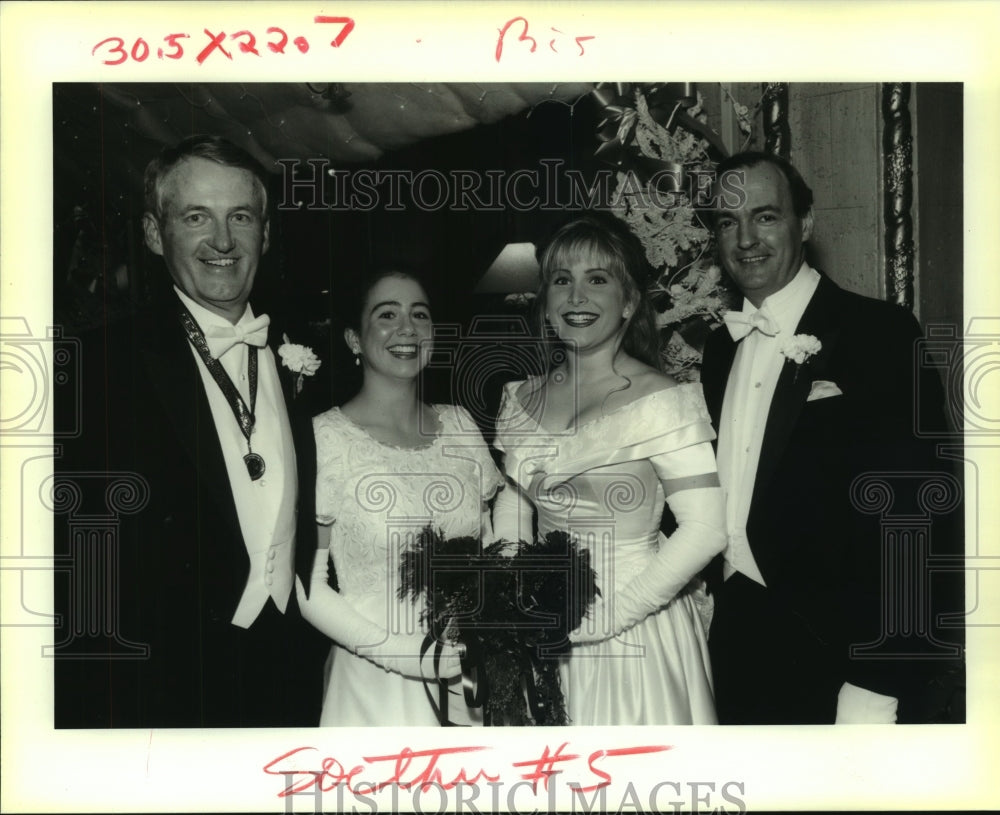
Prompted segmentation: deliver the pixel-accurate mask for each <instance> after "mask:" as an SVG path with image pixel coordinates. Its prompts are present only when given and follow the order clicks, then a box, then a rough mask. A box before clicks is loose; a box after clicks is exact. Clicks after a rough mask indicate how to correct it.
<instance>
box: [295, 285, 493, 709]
mask: <svg viewBox="0 0 1000 815" xmlns="http://www.w3.org/2000/svg"><path fill="white" fill-rule="evenodd" d="M431 333H432V321H431V311H430V305H429V304H428V298H427V294H426V290H425V288H424V287H423V286H422V285H421V284H420V282H419V281H418V280H417V279H416V278H414V277H413V276H412V275H411V274H409V273H405V272H399V271H395V270H391V271H388V272H383V273H381V274H379V275H376V276H375V277H374V278H372V279H371V280H370V281H369V282H368V284H367V285H366V287H365V289H364V292H363V294H362V298H361V306H360V307H359V308H358V309H357V310H356V314H355V319H354V320H353V324H352V325H350V326H349V327H348V328H347V329H346V330H345V331H344V339H345V341H346V343H347V346H348V348H349V349H350V350H351V352H352V353H353V354H354V358H355V362H356V364H357V365H358V366H359V367H360V368H361V370H362V373H363V381H362V385H361V390H360V392H359V393H358V394H357V395H356V396H354V397H353V398H352V399H350V400H349V401H348V402H346V403H345V404H344V405H343V406H342V407H334V408H332V409H330V410H328V411H326V412H325V413H323V414H321V415H319V416H317V417H316V418H315V419H314V420H313V424H314V429H315V433H316V450H317V459H318V467H317V476H316V520H317V523H318V529H319V548H318V550H317V553H316V562H315V564H314V568H313V575H312V580H311V583H310V589H309V592H308V597H307V596H306V591H305V587H304V586H302V585H301V584H299V585H298V586H297V589H298V592H299V604H300V606H301V608H302V616H303V617H305V618H306V619H307V620H308V621H309V622H311V623H312V624H313V625H315V626H316V627H317V628H318V629H319V630H320V631H322V632H323V633H325V634H326V635H327V636H328V637H330V638H331V639H332V640H333V641H334V646H333V648H332V649H331V654H330V660H329V661H328V663H327V667H328V671H329V677H328V680H327V685H326V688H327V690H326V693H325V696H324V700H323V712H322V715H321V719H320V724H321V725H340V726H350V725H385V726H401V725H436V724H438V720H437V717H436V714H435V712H434V710H433V709H432V707H431V705H430V703H429V702H428V698H427V694H426V693H425V689H424V682H423V680H424V679H425V678H426V679H432V678H433V677H434V676H435V670H434V667H433V665H432V664H431V663H432V661H433V654H434V648H430V649H428V650H427V651H426V654H425V656H423V657H422V656H421V653H422V650H423V645H424V636H425V628H424V626H423V625H422V624H421V622H420V620H419V609H420V604H419V603H418V604H414V603H411V602H409V601H404V600H400V599H399V597H398V594H399V585H400V571H399V564H400V560H401V555H402V553H403V552H404V551H405V550H406V549H408V548H409V547H410V546H411V544H412V543H413V541H414V540H415V539H416V537H417V536H419V534H420V532H421V530H422V529H423V528H424V527H425V526H427V525H431V526H432V527H433V528H434V529H435V530H436V531H438V530H440V531H441V532H443V533H444V535H445V536H447V537H463V536H477V537H478V536H479V535H480V534H483V535H485V536H486V537H490V535H491V531H490V529H489V523H490V519H489V513H488V510H487V504H486V502H487V501H488V500H489V499H490V498H492V497H493V494H494V493H495V492H496V490H497V489H498V488H499V486H500V485H501V484H502V483H503V478H502V476H501V475H500V473H499V471H498V470H497V469H496V467H495V466H494V464H493V460H492V458H491V457H490V454H489V451H488V450H487V448H486V444H485V442H484V441H483V439H482V436H481V435H479V433H478V430H477V429H476V425H475V423H474V422H473V420H472V418H471V417H470V416H469V414H468V413H467V412H466V411H465V410H463V409H462V408H460V407H455V406H452V405H429V404H425V403H424V402H423V401H421V399H420V396H419V390H418V379H419V377H420V374H421V372H422V371H423V369H424V368H425V367H426V365H427V363H428V361H429V359H430V353H431ZM484 527H486V528H485V529H484ZM331 558H332V560H333V565H334V568H335V570H336V577H337V583H338V590H337V591H335V590H334V589H332V588H331V587H330V586H329V585H328V563H329V560H330V559H331ZM459 673H460V666H459V659H458V654H457V653H456V651H455V649H454V648H453V647H452V646H449V645H445V647H444V650H443V652H442V654H441V658H440V662H439V665H438V666H437V676H439V677H442V678H450V679H451V680H452V683H451V684H452V688H451V695H450V696H449V714H450V718H451V719H452V721H454V722H455V723H466V724H474V723H477V714H474V713H473V712H472V711H470V710H469V709H468V708H467V707H466V706H465V704H464V703H463V701H462V698H463V697H462V692H461V686H460V678H459ZM479 721H481V720H479Z"/></svg>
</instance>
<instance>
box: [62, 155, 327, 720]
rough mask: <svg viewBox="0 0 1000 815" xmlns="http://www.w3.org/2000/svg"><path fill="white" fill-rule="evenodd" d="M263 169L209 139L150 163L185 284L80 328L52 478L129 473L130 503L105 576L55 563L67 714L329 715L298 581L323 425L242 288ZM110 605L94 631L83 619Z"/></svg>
mask: <svg viewBox="0 0 1000 815" xmlns="http://www.w3.org/2000/svg"><path fill="white" fill-rule="evenodd" d="M264 177H265V176H264V172H263V170H262V169H261V168H260V167H259V165H257V163H256V162H255V161H254V160H253V158H252V157H251V156H249V155H248V154H246V153H245V152H244V151H243V150H241V149H240V148H238V147H236V146H235V145H233V144H230V143H229V142H226V141H225V140H223V139H219V138H217V137H211V136H194V137H191V138H189V139H187V140H185V141H183V142H182V143H180V144H179V145H177V146H176V147H172V148H168V149H166V150H164V151H163V153H162V154H161V155H160V156H159V157H158V158H157V159H154V160H153V161H152V162H150V164H149V166H148V168H147V171H146V176H145V194H146V207H147V211H146V212H145V213H144V215H143V232H144V235H145V241H146V245H147V246H148V247H149V249H150V250H151V251H152V252H153V253H154V254H156V255H159V256H161V257H162V258H163V261H164V264H165V266H166V269H167V272H168V274H169V276H170V278H171V280H172V282H173V291H172V292H171V293H169V294H168V295H167V296H166V297H165V298H163V302H158V303H154V304H153V306H152V307H151V308H150V309H148V310H147V311H146V312H144V313H141V314H140V315H139V316H138V318H137V319H136V320H134V321H132V322H130V323H129V324H127V325H109V326H107V327H106V328H105V329H104V330H102V331H101V332H100V334H99V335H97V336H91V337H85V338H83V346H84V347H83V355H84V367H83V379H82V383H81V386H82V387H81V390H82V393H83V400H84V411H83V416H82V423H83V427H82V435H81V438H80V439H78V440H76V441H75V442H73V443H70V444H68V445H67V447H66V451H65V455H64V456H63V458H62V459H61V460H59V461H58V462H57V470H58V477H59V478H62V479H65V480H67V481H68V482H73V481H77V482H78V483H80V484H83V483H86V479H85V476H93V475H94V474H95V472H96V474H98V475H101V474H103V476H104V477H105V479H106V480H107V481H108V482H114V480H115V479H116V478H119V477H120V476H124V477H125V479H126V480H127V481H129V483H132V484H133V485H134V491H135V496H134V499H135V500H134V502H133V503H134V506H131V507H129V508H127V509H125V510H123V511H122V512H121V513H120V516H119V526H118V530H117V540H116V542H115V547H114V551H113V552H112V557H111V563H112V568H111V569H110V570H109V574H111V575H112V579H111V580H110V581H109V582H108V583H103V582H101V581H92V582H88V581H87V579H86V578H85V573H86V572H87V570H88V568H90V567H91V565H92V564H91V562H90V561H91V559H92V558H91V556H90V554H88V553H87V552H86V551H81V550H80V549H79V548H76V549H72V550H71V555H72V556H73V559H74V561H73V570H72V571H71V573H70V575H69V579H68V580H67V581H66V582H65V583H64V582H62V580H61V578H59V577H57V583H56V603H57V610H58V611H59V612H60V616H61V618H62V620H61V622H62V624H63V628H62V629H61V630H60V632H59V633H58V634H57V645H56V657H57V659H56V708H55V709H56V726H57V727H240V726H244V727H246V726H263V727H266V726H296V725H314V724H316V723H317V722H318V720H319V708H320V694H321V688H322V659H323V656H324V650H325V648H324V643H323V641H322V639H321V638H320V637H319V636H318V635H317V634H316V632H315V631H314V630H313V629H312V628H311V626H308V625H306V624H305V622H304V621H303V620H302V619H301V617H300V616H299V614H298V609H297V606H296V602H295V593H294V591H292V588H293V580H294V559H295V549H296V547H298V548H299V549H300V550H304V551H305V552H306V556H307V558H308V559H311V556H312V554H311V553H312V552H313V550H314V549H315V546H316V543H315V525H314V512H313V504H314V500H315V496H314V489H315V451H314V447H313V438H312V431H311V424H310V421H309V417H308V416H302V415H299V413H298V412H296V411H295V409H294V404H293V402H292V396H293V395H294V385H293V382H292V376H291V375H290V372H289V371H287V370H285V371H282V370H281V369H280V368H279V366H278V365H277V363H276V357H275V354H274V353H273V352H272V349H271V347H270V346H269V345H268V343H269V342H273V341H274V340H276V339H280V337H281V332H280V331H275V330H274V326H269V323H270V320H269V318H268V317H267V316H266V315H258V316H255V314H254V311H253V309H252V308H251V307H250V305H249V302H248V301H249V298H250V294H251V291H252V290H253V287H254V281H255V279H256V275H257V268H258V264H259V262H260V259H261V256H262V255H263V253H264V252H266V251H267V248H268V243H269V234H270V229H269V221H268V214H267V192H266V185H265V182H264ZM269 328H270V330H269ZM59 524H60V520H59V518H58V516H57V536H56V541H57V547H58V546H60V545H65V543H63V542H62V541H64V540H65V537H64V536H66V535H67V533H65V532H63V531H61V528H60V526H59ZM73 546H77V547H78V546H79V544H78V543H76V542H74V543H72V544H71V547H73ZM101 606H104V607H105V608H108V609H113V613H111V614H109V615H105V628H106V629H107V630H103V631H100V632H99V633H98V635H97V636H95V632H94V631H92V630H91V631H86V629H87V628H88V626H86V625H83V624H81V617H84V618H86V617H88V615H93V614H94V613H95V612H94V609H96V608H99V607H101ZM91 628H93V627H92V626H91Z"/></svg>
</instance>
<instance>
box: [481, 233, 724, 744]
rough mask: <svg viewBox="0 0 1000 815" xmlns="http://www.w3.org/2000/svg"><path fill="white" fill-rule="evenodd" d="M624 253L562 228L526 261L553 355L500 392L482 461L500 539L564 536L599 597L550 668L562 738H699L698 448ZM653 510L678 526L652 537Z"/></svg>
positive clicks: (707, 515)
mask: <svg viewBox="0 0 1000 815" xmlns="http://www.w3.org/2000/svg"><path fill="white" fill-rule="evenodd" d="M644 264H645V261H644V255H643V253H642V248H641V246H640V245H639V244H638V241H637V240H635V239H634V237H633V236H632V235H631V234H630V233H629V232H628V231H627V229H626V228H625V227H624V226H623V225H620V222H618V221H617V220H614V219H611V220H608V221H607V222H605V221H604V220H602V219H599V218H597V217H591V216H587V217H584V218H580V219H577V220H575V221H573V222H571V223H569V224H567V225H566V226H564V227H563V228H562V229H560V230H559V231H558V232H557V233H556V234H555V236H554V237H553V239H552V241H551V243H550V244H549V245H548V246H547V248H546V249H545V250H544V252H543V254H542V257H541V270H542V285H541V288H540V291H539V296H538V298H537V301H536V302H537V304H538V307H539V309H540V316H541V317H543V318H544V320H545V323H547V324H548V326H551V330H554V332H555V334H556V335H557V337H558V339H559V340H560V341H561V343H562V344H563V345H564V347H565V350H564V352H563V353H562V354H561V355H556V357H555V358H558V357H559V356H561V357H562V359H561V362H559V364H555V365H553V366H552V368H551V369H550V370H549V371H548V372H547V374H545V375H543V376H539V377H533V378H531V379H528V380H525V381H522V382H511V383H508V385H507V386H506V388H505V393H504V398H503V402H502V404H501V408H500V414H499V417H498V420H497V441H496V447H497V448H498V449H499V450H501V451H502V452H503V453H504V455H505V458H504V469H505V472H506V476H507V485H506V487H505V488H504V489H503V490H502V491H501V493H500V495H499V496H498V497H497V501H496V507H495V510H494V518H493V523H494V531H495V534H496V535H497V537H499V538H504V539H509V540H513V539H526V538H528V537H529V536H530V535H531V534H532V515H533V514H534V515H535V519H536V521H537V534H538V535H544V534H546V533H547V532H550V531H553V530H564V531H566V532H568V533H570V535H571V536H572V537H573V539H574V540H576V541H578V542H579V544H580V545H581V546H583V547H585V548H586V549H588V550H589V551H590V553H591V559H592V563H591V565H592V566H593V568H594V569H595V571H596V572H597V583H598V586H599V588H600V590H601V597H599V598H598V599H597V601H596V603H595V606H594V609H593V610H592V612H591V614H590V615H589V618H588V619H586V620H584V623H583V625H582V626H581V627H580V628H579V629H578V630H577V631H575V632H573V633H572V634H571V635H570V641H571V642H572V643H573V645H572V648H571V650H570V652H569V655H568V656H567V657H564V658H563V660H562V664H561V665H560V676H561V681H562V685H563V692H564V694H565V696H566V709H567V713H568V715H569V719H570V723H571V724H574V725H639V724H714V723H716V717H715V706H714V700H713V696H712V679H711V670H710V665H709V659H708V648H707V643H706V633H705V632H706V629H707V621H703V616H704V615H706V614H707V613H709V611H708V609H709V606H708V604H709V599H708V598H707V597H706V596H705V595H704V591H703V589H702V588H701V585H700V583H698V582H697V581H696V580H694V579H693V578H695V576H696V575H697V573H698V572H699V571H700V570H701V569H702V568H703V567H704V566H705V565H706V564H707V563H708V562H709V560H711V558H712V557H713V556H714V555H715V554H716V553H718V552H719V551H721V550H722V548H723V546H724V544H725V534H724V530H725V527H724V510H723V498H722V494H721V490H720V489H719V486H718V484H719V481H718V476H717V474H716V466H715V458H714V455H713V452H712V448H711V444H710V442H711V440H712V438H714V433H713V431H712V428H711V425H710V422H709V417H708V412H707V410H706V408H705V404H704V400H703V397H702V394H701V387H700V385H698V384H678V383H677V382H676V381H675V380H674V379H673V378H671V377H669V376H667V375H665V374H663V373H661V372H660V370H659V346H658V342H657V330H656V326H655V320H654V314H653V311H652V308H651V306H650V305H649V303H648V302H647V301H646V299H645V297H644V296H643V295H642V287H641V284H640V283H639V282H637V280H636V277H638V276H639V275H641V271H640V270H641V269H644V268H646V267H645V265H644ZM664 499H665V500H666V503H667V505H668V506H669V507H670V509H671V511H672V512H673V514H674V517H675V519H676V521H677V523H678V526H677V530H676V531H675V532H674V533H673V534H672V535H671V536H670V537H669V538H665V537H664V536H663V534H662V533H661V532H660V521H661V516H662V514H663V504H664Z"/></svg>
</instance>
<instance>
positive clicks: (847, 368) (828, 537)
mask: <svg viewBox="0 0 1000 815" xmlns="http://www.w3.org/2000/svg"><path fill="white" fill-rule="evenodd" d="M795 333H797V334H811V335H813V336H815V337H816V338H817V339H819V341H820V342H821V344H822V347H821V350H820V351H819V352H818V353H817V354H816V355H815V356H814V357H813V358H811V359H809V360H808V361H807V362H805V363H803V364H801V365H797V364H795V363H794V362H791V361H788V362H786V363H785V364H784V367H783V369H782V372H781V374H780V377H779V380H778V384H777V387H776V389H775V393H774V397H773V400H772V402H771V407H770V412H769V414H768V418H767V422H766V426H765V430H764V438H763V442H762V445H763V446H762V449H761V455H760V462H759V465H758V469H757V476H756V481H755V483H754V491H753V496H752V500H751V507H750V514H749V518H748V521H747V536H748V538H749V542H750V548H751V551H752V552H753V556H754V559H755V560H756V562H757V564H758V566H759V567H760V571H761V574H762V575H763V577H764V580H765V582H766V584H767V588H766V589H763V588H761V587H760V586H759V584H757V583H754V582H753V581H750V580H749V579H747V578H744V577H743V576H741V575H735V576H734V577H733V578H731V579H730V580H728V581H725V582H724V583H723V582H722V580H721V567H720V566H719V564H716V565H717V567H719V568H718V569H717V570H716V571H715V572H714V578H715V579H710V584H711V586H712V590H713V591H714V594H715V597H716V611H715V618H714V620H713V624H712V630H711V633H710V638H709V643H710V647H711V653H712V662H713V669H714V672H715V677H716V694H717V703H718V707H719V715H720V721H722V722H723V723H726V722H734V723H761V724H766V723H810V722H817V723H822V722H829V723H832V722H833V720H834V715H835V711H836V697H837V692H838V690H839V688H840V686H841V685H842V684H843V683H844V682H845V681H848V682H851V683H852V684H855V685H858V686H860V687H862V688H866V689H868V690H872V691H875V692H878V693H882V694H886V695H889V696H895V697H897V698H901V700H905V701H906V702H907V703H909V696H908V693H910V692H911V691H912V688H913V684H914V683H913V670H912V669H913V667H914V666H913V663H911V662H907V661H905V660H899V659H891V660H890V659H884V658H881V657H880V658H858V657H857V656H855V657H852V656H851V652H850V648H851V646H852V645H864V644H868V643H876V642H878V641H879V640H880V638H881V637H882V635H883V633H884V632H885V630H886V625H887V623H886V615H887V613H889V612H888V609H889V608H890V607H891V606H892V603H893V602H895V601H896V600H898V599H899V598H898V596H895V597H894V596H893V592H897V591H905V590H913V589H914V588H919V587H915V586H914V585H913V584H911V583H910V582H909V579H908V578H907V580H904V581H902V582H900V581H894V580H892V579H889V578H887V577H886V575H885V568H884V566H883V554H884V547H883V543H882V538H883V521H884V518H883V514H884V512H887V513H889V514H892V515H893V516H894V517H896V518H898V517H899V513H901V512H903V514H905V511H904V510H903V502H907V501H909V502H911V503H912V504H914V505H915V503H916V502H915V500H914V499H913V496H912V495H908V494H907V491H908V489H909V484H910V483H911V482H913V481H914V479H918V478H919V476H918V475H917V474H920V473H930V472H932V471H935V470H940V469H941V468H940V465H939V462H937V460H936V458H935V454H934V449H933V447H932V446H931V445H930V444H928V443H927V442H924V441H921V440H919V439H917V438H916V436H915V434H914V415H915V411H914V408H915V405H916V401H915V400H918V399H919V400H920V410H921V415H922V417H923V418H924V420H927V419H928V418H929V417H932V416H935V417H938V418H937V419H936V424H937V426H938V427H940V428H943V426H944V425H943V422H944V420H943V410H942V408H943V402H942V392H941V389H940V384H939V383H936V382H935V380H934V378H933V376H932V377H926V376H925V377H922V378H921V379H920V380H919V381H920V385H921V387H920V388H919V391H918V390H917V389H916V388H915V382H916V381H917V378H916V377H915V366H914V343H915V341H916V340H917V339H918V338H919V337H920V336H921V332H920V329H919V326H918V325H917V322H916V320H915V319H914V318H913V316H912V315H911V314H909V313H908V312H906V311H904V310H903V309H901V308H898V307H896V306H894V305H891V304H888V303H885V302H881V301H877V300H872V299H869V298H865V297H861V296H859V295H855V294H852V293H849V292H846V291H844V290H842V289H840V288H838V287H837V286H836V285H835V284H834V283H832V282H831V281H830V280H829V279H828V278H827V277H825V276H824V277H822V278H821V279H820V282H819V285H818V287H817V289H816V292H815V293H814V295H813V297H812V299H811V300H810V302H809V304H808V306H807V308H806V311H805V313H804V314H803V316H802V319H801V321H800V323H799V325H798V327H797V328H796V332H795ZM735 354H736V344H735V343H734V342H733V340H732V338H731V336H730V335H729V332H728V331H727V330H725V329H724V328H722V329H720V330H718V331H715V332H713V334H712V335H711V337H710V338H709V340H708V342H707V344H706V347H705V352H704V362H703V367H702V386H703V388H704V393H705V399H706V402H707V404H708V407H709V411H710V413H711V415H712V419H713V422H714V423H715V426H716V428H718V426H719V416H720V413H721V410H722V401H723V397H724V395H725V390H726V383H727V381H728V378H729V373H730V369H731V367H732V364H733V360H734V357H735ZM819 381H826V382H832V383H834V384H835V385H836V386H837V387H838V388H839V389H840V391H841V392H842V393H841V394H840V395H835V396H830V397H827V398H822V399H815V400H809V399H808V397H809V394H810V390H811V388H812V387H813V383H814V382H819ZM866 473H882V474H884V477H883V478H882V480H883V481H885V482H886V483H888V484H891V485H892V486H891V489H892V490H893V495H894V499H893V500H894V504H893V505H892V507H889V508H883V510H884V512H883V511H880V510H879V509H878V507H877V505H878V504H879V503H880V501H881V496H882V493H881V492H880V488H879V486H878V485H877V484H876V483H874V482H872V483H870V484H869V486H868V488H867V490H866V491H863V492H861V491H859V490H860V487H861V483H860V482H856V481H855V480H856V479H858V478H859V477H863V476H864V475H865V474H866ZM852 485H853V487H852ZM939 543H940V542H939ZM924 599H926V598H924ZM949 610H954V609H949ZM883 655H884V654H883ZM904 713H905V711H904V710H903V701H901V708H900V715H901V718H902V717H903V715H904Z"/></svg>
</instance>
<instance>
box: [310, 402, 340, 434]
mask: <svg viewBox="0 0 1000 815" xmlns="http://www.w3.org/2000/svg"><path fill="white" fill-rule="evenodd" d="M312 421H313V429H314V430H316V431H319V430H320V429H322V428H329V427H336V426H338V425H342V424H344V423H345V422H344V414H343V412H342V411H341V409H340V408H339V407H336V406H334V407H332V408H330V409H329V410H324V411H323V412H322V413H317V414H316V415H315V416H313V420H312Z"/></svg>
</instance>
